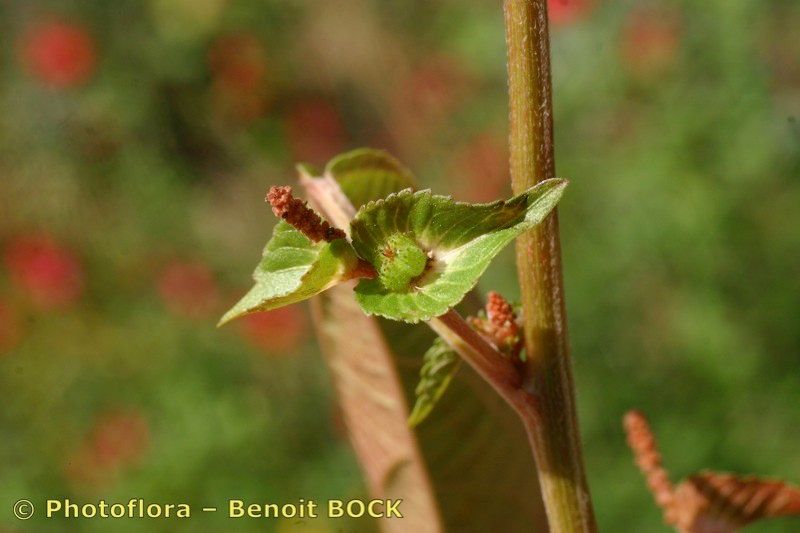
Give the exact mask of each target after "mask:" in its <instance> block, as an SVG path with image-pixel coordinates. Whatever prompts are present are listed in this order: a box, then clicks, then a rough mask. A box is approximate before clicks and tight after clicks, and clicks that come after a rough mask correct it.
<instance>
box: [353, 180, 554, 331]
mask: <svg viewBox="0 0 800 533" xmlns="http://www.w3.org/2000/svg"><path fill="white" fill-rule="evenodd" d="M566 185H567V182H566V181H565V180H560V179H552V180H547V181H543V182H541V183H539V184H538V185H536V186H535V187H532V188H530V189H528V190H527V191H526V192H524V193H522V194H520V195H518V196H515V197H513V198H511V199H509V200H506V201H498V202H493V203H490V204H468V203H462V202H456V201H454V200H452V199H451V198H450V197H446V196H435V195H433V194H432V193H431V192H430V191H428V190H426V191H419V192H412V191H411V190H405V191H401V192H399V193H397V194H392V195H390V196H388V197H387V198H385V199H383V200H378V201H375V202H370V203H368V204H366V205H364V206H363V207H362V208H361V209H360V210H359V212H358V214H357V215H356V217H355V219H354V220H353V222H352V223H351V226H350V231H351V237H352V239H353V247H354V248H355V250H356V252H357V253H358V255H359V256H360V257H362V258H364V259H366V260H367V261H369V262H370V263H371V264H372V265H373V266H376V268H378V269H379V276H378V278H376V279H369V280H365V279H363V280H361V282H360V283H359V284H358V286H357V287H356V299H357V300H358V302H359V304H360V305H361V308H362V309H363V310H364V311H365V312H366V313H367V314H371V315H379V316H383V317H386V318H390V319H392V320H402V321H405V322H412V323H413V322H419V321H421V320H429V319H431V318H433V317H436V316H439V315H441V314H443V313H445V312H446V311H447V309H449V308H450V307H453V306H454V305H456V304H457V303H458V302H460V301H461V299H462V298H463V297H464V295H465V294H466V293H467V292H468V291H469V290H470V289H472V287H474V286H475V284H476V283H477V282H478V279H479V278H480V276H481V275H482V274H483V272H484V271H485V270H486V268H487V267H488V266H489V263H490V262H491V260H492V259H493V258H494V257H495V256H496V255H497V254H498V253H499V252H500V251H501V250H502V249H503V248H504V247H505V246H506V245H507V244H509V243H510V242H511V241H512V240H514V238H516V237H517V236H518V235H520V234H521V233H522V232H523V231H526V230H528V229H530V228H532V227H534V226H535V225H536V224H538V223H539V222H541V221H542V220H543V219H544V218H545V216H547V214H548V213H550V211H552V209H553V208H554V207H555V205H556V204H557V203H558V200H559V199H560V198H561V195H562V194H563V192H564V188H565V187H566ZM398 235H399V236H401V237H398ZM397 240H401V241H402V242H405V243H409V242H410V243H413V244H414V246H417V247H418V248H419V249H420V250H422V251H423V252H424V253H425V254H426V256H427V258H428V260H427V263H426V265H425V268H424V269H423V272H422V273H421V274H420V275H418V276H415V277H413V278H411V279H409V280H408V282H407V283H406V284H405V286H402V287H399V286H398V279H397V277H396V276H394V274H395V272H394V271H392V272H389V275H388V276H387V274H386V271H385V270H384V269H381V268H380V267H381V266H382V265H383V264H384V263H385V260H386V258H387V255H388V256H390V257H391V256H392V255H393V254H394V253H395V252H396V250H395V247H394V246H393V243H394V242H395V241H397ZM405 248H407V249H409V250H410V249H411V248H410V247H409V245H406V246H405Z"/></svg>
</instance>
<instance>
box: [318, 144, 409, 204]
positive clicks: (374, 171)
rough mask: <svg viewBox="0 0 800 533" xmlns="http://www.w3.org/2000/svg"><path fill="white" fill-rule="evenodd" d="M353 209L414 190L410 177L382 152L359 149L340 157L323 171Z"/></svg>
mask: <svg viewBox="0 0 800 533" xmlns="http://www.w3.org/2000/svg"><path fill="white" fill-rule="evenodd" d="M325 174H326V175H329V176H331V177H332V178H333V179H335V180H336V181H337V182H338V183H339V186H340V187H341V188H342V191H343V192H344V193H345V195H347V197H348V198H349V199H350V201H351V202H352V203H353V205H354V206H356V207H357V208H358V207H361V206H362V205H363V204H365V203H367V202H368V201H370V200H375V199H378V198H385V197H386V196H389V194H391V193H393V192H397V191H401V190H403V189H407V188H409V187H414V183H415V180H414V175H413V174H412V173H411V171H410V170H408V169H407V168H406V167H404V166H403V165H402V164H401V163H400V162H399V161H398V160H397V159H395V158H394V157H392V156H391V155H389V154H388V153H387V152H384V151H383V150H375V149H372V148H359V149H357V150H353V151H351V152H347V153H344V154H341V155H339V156H337V157H335V158H333V159H331V161H330V162H329V163H328V164H327V166H326V167H325Z"/></svg>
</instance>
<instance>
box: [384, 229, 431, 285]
mask: <svg viewBox="0 0 800 533" xmlns="http://www.w3.org/2000/svg"><path fill="white" fill-rule="evenodd" d="M427 265H428V254H426V253H425V251H424V250H423V249H422V248H420V246H419V245H418V244H417V242H416V241H415V240H414V239H412V238H411V237H409V236H407V235H404V234H402V233H397V234H395V235H392V236H391V237H389V239H388V242H387V243H386V248H384V250H383V252H382V259H381V260H380V265H379V268H378V277H379V279H380V281H381V283H383V286H384V287H386V288H387V289H389V290H390V291H393V292H406V291H408V290H409V289H411V285H412V282H413V281H414V279H416V278H418V277H419V276H421V275H422V274H423V273H424V272H425V268H426V267H427Z"/></svg>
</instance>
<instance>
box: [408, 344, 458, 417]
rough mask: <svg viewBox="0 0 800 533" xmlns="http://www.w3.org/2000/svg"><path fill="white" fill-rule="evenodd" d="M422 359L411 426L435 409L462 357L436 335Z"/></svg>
mask: <svg viewBox="0 0 800 533" xmlns="http://www.w3.org/2000/svg"><path fill="white" fill-rule="evenodd" d="M422 361H423V362H422V368H421V369H420V372H419V384H418V385H417V388H416V391H415V395H416V402H415V403H414V409H413V410H412V411H411V415H409V417H408V425H409V426H411V427H415V426H417V425H419V424H420V423H422V421H423V420H425V419H426V418H427V417H428V415H429V414H430V413H431V411H433V408H434V407H435V406H436V403H437V402H438V401H439V399H440V398H441V397H442V395H444V393H445V391H446V390H447V387H448V386H449V385H450V382H451V381H452V379H453V376H454V375H455V373H456V372H457V371H458V369H459V367H460V366H461V357H459V355H458V354H457V353H456V352H455V351H453V349H452V348H450V346H448V345H447V343H446V342H445V341H444V340H443V339H442V338H441V337H436V339H435V340H434V341H433V345H432V346H431V347H430V348H429V349H428V351H427V352H425V355H423V357H422Z"/></svg>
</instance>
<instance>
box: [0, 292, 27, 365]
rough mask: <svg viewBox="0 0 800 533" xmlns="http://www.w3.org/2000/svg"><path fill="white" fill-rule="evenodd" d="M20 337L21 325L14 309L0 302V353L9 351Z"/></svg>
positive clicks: (17, 342)
mask: <svg viewBox="0 0 800 533" xmlns="http://www.w3.org/2000/svg"><path fill="white" fill-rule="evenodd" d="M21 339H22V326H21V324H20V320H19V317H18V316H17V313H16V312H15V311H14V309H13V308H12V307H11V306H10V305H8V304H7V303H5V302H0V355H3V354H4V353H8V352H10V351H11V350H12V349H14V348H15V347H16V346H17V344H19V341H20V340H21Z"/></svg>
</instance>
